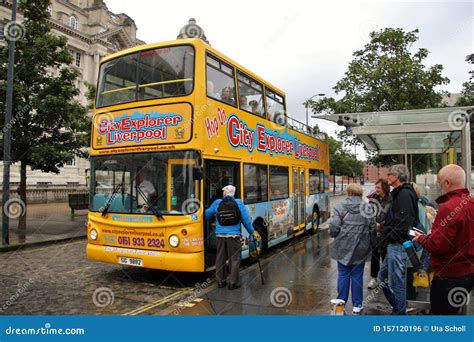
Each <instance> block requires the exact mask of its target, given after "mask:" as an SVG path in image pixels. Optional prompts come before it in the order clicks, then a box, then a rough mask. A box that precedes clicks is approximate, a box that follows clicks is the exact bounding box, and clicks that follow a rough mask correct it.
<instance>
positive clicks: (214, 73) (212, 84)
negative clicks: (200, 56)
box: [206, 55, 236, 106]
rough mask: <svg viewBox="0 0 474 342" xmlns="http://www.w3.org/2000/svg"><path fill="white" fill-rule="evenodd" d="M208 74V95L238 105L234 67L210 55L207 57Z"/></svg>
mask: <svg viewBox="0 0 474 342" xmlns="http://www.w3.org/2000/svg"><path fill="white" fill-rule="evenodd" d="M206 75H207V82H206V93H207V96H208V97H210V98H213V99H216V100H219V101H222V102H224V103H227V104H230V105H232V106H236V100H235V98H236V95H235V83H234V68H233V67H231V66H229V65H227V64H225V63H224V62H222V61H220V60H218V59H216V58H215V57H211V56H209V55H208V56H207V58H206Z"/></svg>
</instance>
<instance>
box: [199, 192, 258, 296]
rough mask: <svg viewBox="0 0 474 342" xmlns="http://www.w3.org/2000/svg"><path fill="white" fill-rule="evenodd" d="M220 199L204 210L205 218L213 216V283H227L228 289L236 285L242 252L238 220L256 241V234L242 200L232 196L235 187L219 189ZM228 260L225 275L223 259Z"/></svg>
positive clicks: (221, 284) (232, 288)
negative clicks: (214, 281) (214, 241)
mask: <svg viewBox="0 0 474 342" xmlns="http://www.w3.org/2000/svg"><path fill="white" fill-rule="evenodd" d="M222 191H223V198H222V199H217V200H215V201H214V202H213V203H212V204H211V206H210V207H209V208H208V209H206V211H205V214H204V216H205V219H206V220H208V219H210V218H211V217H212V216H214V215H216V218H217V222H216V242H217V256H216V278H217V286H218V287H219V288H222V287H224V286H226V285H228V288H229V290H235V289H238V288H239V287H240V283H239V268H240V260H241V254H242V242H241V227H240V223H242V224H243V225H244V227H245V229H246V230H247V232H248V233H249V234H250V235H253V236H255V238H256V239H257V240H260V235H259V233H258V232H257V231H256V230H255V229H254V228H253V226H252V223H251V222H250V216H249V213H248V212H247V208H245V206H244V204H243V202H242V201H241V200H240V199H238V198H234V195H235V186H232V185H227V186H225V187H224V188H222ZM227 259H229V275H228V276H227V269H226V260H227Z"/></svg>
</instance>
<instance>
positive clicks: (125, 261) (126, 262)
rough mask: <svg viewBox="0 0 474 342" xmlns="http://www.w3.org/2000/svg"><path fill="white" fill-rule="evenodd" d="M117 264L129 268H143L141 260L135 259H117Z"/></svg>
mask: <svg viewBox="0 0 474 342" xmlns="http://www.w3.org/2000/svg"><path fill="white" fill-rule="evenodd" d="M119 264H122V265H131V266H140V267H141V266H143V260H142V259H137V258H127V257H119Z"/></svg>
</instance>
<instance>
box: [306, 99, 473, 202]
mask: <svg viewBox="0 0 474 342" xmlns="http://www.w3.org/2000/svg"><path fill="white" fill-rule="evenodd" d="M473 111H474V106H469V107H444V108H429V109H416V110H400V111H385V112H364V113H343V114H321V115H316V116H313V117H314V118H317V119H323V120H329V121H332V122H335V123H337V124H338V125H340V126H345V127H346V129H347V131H348V133H349V134H354V135H356V136H357V137H359V138H360V139H361V141H362V142H363V143H364V145H365V146H366V147H367V149H368V150H370V151H375V152H377V153H379V154H380V155H396V156H399V160H400V162H403V163H405V164H406V165H407V166H408V167H409V169H410V170H411V181H412V182H416V183H417V184H419V185H422V186H424V188H425V189H426V190H427V192H428V194H430V195H432V196H436V195H438V194H439V193H438V190H437V186H436V174H437V172H438V171H439V169H440V168H441V167H442V166H444V165H447V164H458V165H460V166H462V167H463V168H464V169H465V170H466V178H467V179H466V182H467V187H468V188H469V189H470V190H472V189H473V179H474V175H473V170H474V167H473V164H472V162H473V158H472V151H473V141H472V133H473V127H474V125H473V117H474V115H473ZM421 164H423V165H421Z"/></svg>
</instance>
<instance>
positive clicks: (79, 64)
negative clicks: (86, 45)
mask: <svg viewBox="0 0 474 342" xmlns="http://www.w3.org/2000/svg"><path fill="white" fill-rule="evenodd" d="M75 57H76V58H75V64H76V66H77V67H78V68H79V67H80V66H81V54H80V53H79V52H76V56H75Z"/></svg>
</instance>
